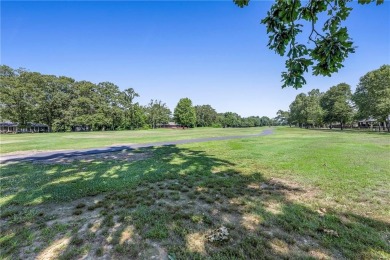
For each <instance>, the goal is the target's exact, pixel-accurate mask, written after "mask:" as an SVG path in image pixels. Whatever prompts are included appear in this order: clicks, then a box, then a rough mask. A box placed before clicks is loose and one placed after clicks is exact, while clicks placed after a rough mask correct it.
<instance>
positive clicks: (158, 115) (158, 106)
mask: <svg viewBox="0 0 390 260" xmlns="http://www.w3.org/2000/svg"><path fill="white" fill-rule="evenodd" d="M146 113H147V121H148V123H149V125H150V127H151V128H156V127H157V126H158V125H159V124H166V123H168V122H169V118H170V115H171V110H170V109H169V108H168V107H167V105H166V104H165V103H163V102H162V101H161V100H153V99H152V100H150V103H149V105H148V107H147V108H146Z"/></svg>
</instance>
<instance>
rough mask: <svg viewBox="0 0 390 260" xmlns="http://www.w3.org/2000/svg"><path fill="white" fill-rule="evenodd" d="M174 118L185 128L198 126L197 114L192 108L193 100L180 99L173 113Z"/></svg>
mask: <svg viewBox="0 0 390 260" xmlns="http://www.w3.org/2000/svg"><path fill="white" fill-rule="evenodd" d="M173 117H174V120H175V122H176V123H177V124H180V125H182V126H185V127H194V126H195V124H196V112H195V108H194V107H193V106H192V101H191V99H189V98H182V99H180V100H179V103H177V106H176V108H175V111H174V113H173Z"/></svg>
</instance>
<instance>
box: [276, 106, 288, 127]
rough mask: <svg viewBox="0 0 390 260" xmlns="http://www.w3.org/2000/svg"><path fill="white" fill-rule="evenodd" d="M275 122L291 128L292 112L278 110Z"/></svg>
mask: <svg viewBox="0 0 390 260" xmlns="http://www.w3.org/2000/svg"><path fill="white" fill-rule="evenodd" d="M275 121H276V122H277V123H278V124H279V125H287V124H288V125H290V127H291V123H290V112H288V111H283V110H281V109H279V110H278V112H276V117H275Z"/></svg>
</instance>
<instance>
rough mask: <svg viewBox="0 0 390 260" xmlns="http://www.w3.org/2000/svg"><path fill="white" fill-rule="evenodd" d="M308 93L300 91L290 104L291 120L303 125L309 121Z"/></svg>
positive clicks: (300, 125)
mask: <svg viewBox="0 0 390 260" xmlns="http://www.w3.org/2000/svg"><path fill="white" fill-rule="evenodd" d="M306 108H307V95H306V94H305V93H300V94H298V95H297V96H296V97H295V100H294V101H293V102H292V103H291V104H290V120H291V122H292V123H293V124H298V126H299V127H303V125H304V124H305V123H307V119H308V114H307V110H306Z"/></svg>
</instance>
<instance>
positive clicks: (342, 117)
mask: <svg viewBox="0 0 390 260" xmlns="http://www.w3.org/2000/svg"><path fill="white" fill-rule="evenodd" d="M389 116H390V65H383V66H381V67H380V68H379V69H377V70H374V71H371V72H368V73H367V74H366V75H364V76H363V77H361V78H360V81H359V84H358V85H357V87H356V90H355V93H352V91H351V87H350V85H348V84H346V83H340V84H338V85H336V86H333V87H331V88H330V89H329V90H328V91H326V92H325V93H322V92H320V91H319V90H318V89H313V90H311V91H309V92H308V93H307V94H305V93H300V94H298V95H297V96H296V97H295V100H294V101H293V102H292V103H291V104H290V110H289V111H283V110H279V111H278V112H277V116H276V118H275V121H276V122H277V124H283V125H290V126H291V125H297V126H299V127H323V126H325V125H326V126H328V127H330V128H332V126H333V124H338V125H339V126H340V128H341V130H342V129H343V128H344V126H345V125H346V124H351V123H353V122H356V121H358V120H362V119H368V118H373V119H375V120H377V122H378V123H379V124H380V125H382V126H383V128H387V130H388V131H390V125H389Z"/></svg>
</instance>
